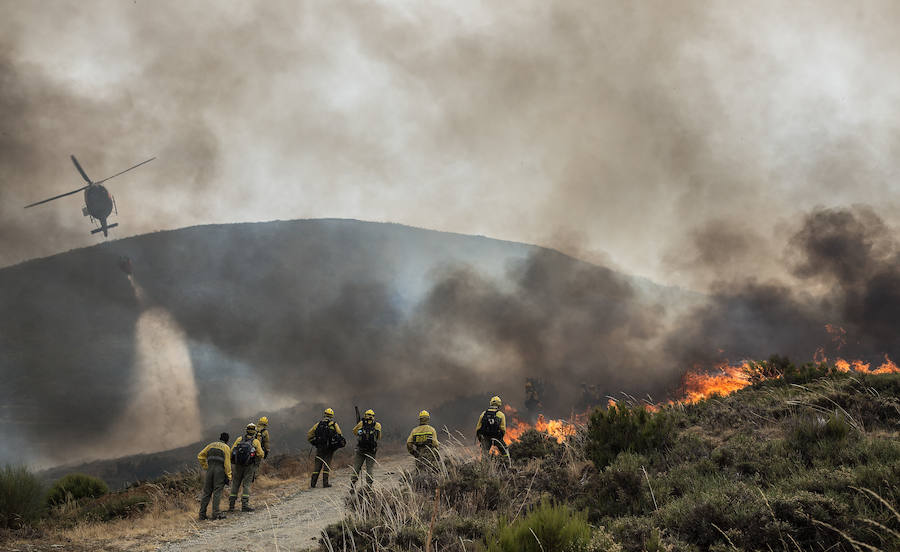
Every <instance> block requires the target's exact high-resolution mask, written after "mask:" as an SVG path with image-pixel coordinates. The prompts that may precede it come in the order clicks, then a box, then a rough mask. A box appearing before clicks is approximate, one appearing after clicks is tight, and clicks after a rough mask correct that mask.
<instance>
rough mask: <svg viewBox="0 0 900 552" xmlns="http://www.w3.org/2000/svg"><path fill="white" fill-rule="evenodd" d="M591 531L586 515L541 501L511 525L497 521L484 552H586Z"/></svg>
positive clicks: (591, 535)
mask: <svg viewBox="0 0 900 552" xmlns="http://www.w3.org/2000/svg"><path fill="white" fill-rule="evenodd" d="M592 537H593V531H592V530H591V526H590V525H588V522H587V515H586V514H584V513H580V512H573V511H572V510H570V509H569V508H568V507H567V506H565V505H556V504H551V503H550V502H549V501H543V502H541V504H540V505H539V506H538V507H537V508H535V509H534V510H532V511H531V512H530V513H529V514H528V515H527V516H525V517H524V518H522V519H519V520H517V521H515V522H513V523H509V522H507V521H506V520H501V521H500V526H499V528H498V529H497V531H496V532H495V533H493V534H492V535H491V536H490V537H488V539H487V543H486V544H487V552H587V551H588V550H589V546H590V545H591V540H592Z"/></svg>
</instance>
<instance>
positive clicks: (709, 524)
mask: <svg viewBox="0 0 900 552" xmlns="http://www.w3.org/2000/svg"><path fill="white" fill-rule="evenodd" d="M659 516H660V519H661V521H662V522H663V526H664V527H665V528H667V529H669V530H671V531H674V534H675V536H677V537H678V538H679V539H681V540H684V541H686V542H687V543H690V544H693V545H697V546H699V547H700V548H701V549H706V548H708V547H710V546H712V545H714V544H722V545H728V540H729V539H730V540H731V541H732V542H733V543H734V544H735V545H736V546H737V547H738V548H739V549H747V550H757V549H765V545H766V544H773V548H774V545H775V544H779V535H780V533H781V532H783V531H785V529H787V527H786V524H785V523H783V522H776V521H775V520H773V519H772V515H771V513H770V511H769V508H768V507H767V506H766V503H765V500H764V499H763V497H762V496H761V495H760V493H759V491H758V490H757V489H756V488H753V487H749V486H747V485H745V484H743V483H735V482H731V481H729V480H727V479H723V480H721V481H720V482H719V484H718V485H717V486H715V487H711V488H708V489H705V490H702V491H698V492H693V493H689V494H686V495H685V496H683V497H682V498H679V499H677V500H674V501H672V502H669V503H668V504H666V505H665V506H661V507H660V511H659ZM716 527H718V529H717V528H716ZM721 531H724V532H725V535H727V536H728V538H727V539H726V538H725V535H723V534H722V532H721Z"/></svg>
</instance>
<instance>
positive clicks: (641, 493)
mask: <svg viewBox="0 0 900 552" xmlns="http://www.w3.org/2000/svg"><path fill="white" fill-rule="evenodd" d="M646 464H647V459H646V458H645V457H643V456H640V455H638V454H632V453H630V452H623V453H622V454H620V455H619V456H618V457H617V458H616V459H615V460H614V461H613V463H612V464H610V465H609V466H607V467H606V468H605V469H604V470H603V472H601V473H600V474H598V475H597V476H596V477H595V478H594V480H593V481H592V485H591V488H590V491H591V493H590V494H591V498H592V499H593V504H591V507H592V508H591V509H592V510H594V511H596V515H592V519H595V518H596V517H604V516H621V515H641V514H649V513H651V512H652V511H653V500H652V498H651V497H650V488H649V487H648V486H647V479H646V476H645V475H644V471H643V469H642V468H643V467H644V466H645V465H646Z"/></svg>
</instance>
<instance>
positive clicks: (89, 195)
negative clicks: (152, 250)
mask: <svg viewBox="0 0 900 552" xmlns="http://www.w3.org/2000/svg"><path fill="white" fill-rule="evenodd" d="M69 157H71V158H72V163H75V168H76V169H78V172H79V173H81V177H82V178H84V180H85V182H87V186H82V187H81V188H78V189H77V190H72V191H71V192H66V193H64V194H59V195H58V196H53V197H51V198H50V199H45V200H43V201H38V202H35V203H32V204H31V205H26V206H25V208H26V209H28V208H29V207H34V206H35V205H40V204H42V203H47V202H48V201H53V200H54V199H59V198H61V197H66V196H67V195H72V194H77V193H78V192H80V191H82V190H84V206H83V207H82V208H81V214H82V215H84V216H86V217H88V216H89V217H91V221H92V222H93V221H94V220H97V221H99V223H100V228H95V229H94V230H91V234H96V233H98V232H103V236H104V237H106V236H109V229H110V228H115V227H116V226H118V225H119V223H118V222H116V223H113V224H107V223H106V219H107V218H109V215H110V214H111V213H112V212H113V210H115V211H116V214H117V215H118V214H119V210H118V209H117V208H116V200H115V199H114V198H113V197H112V196H111V195H109V192H108V191H107V190H106V188H105V187H104V186H102V185H101V184H102V183H103V182H106V181H107V180H109V179H111V178H115V177H117V176H119V175H120V174H125V173H127V172H128V171H130V170H131V169H136V168H138V167H140V166H141V165H144V164H146V163H149V162H150V161H153V160H154V159H156V157H151V158H150V159H147V160H146V161H141V162H140V163H138V164H137V165H135V166H133V167H129V168H127V169H125V170H124V171H122V172H118V173H116V174H114V175H112V176H108V177H106V178H104V179H103V180H98V181H96V182H94V181H93V180H91V179H90V178H89V177H88V175H87V173H86V172H84V169H82V168H81V165H80V164H78V159H75V156H74V155H70V156H69Z"/></svg>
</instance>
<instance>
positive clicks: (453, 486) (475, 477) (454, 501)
mask: <svg viewBox="0 0 900 552" xmlns="http://www.w3.org/2000/svg"><path fill="white" fill-rule="evenodd" d="M427 491H430V489H427ZM441 496H442V497H443V498H444V499H445V500H446V501H447V502H448V503H449V504H450V505H452V506H453V507H455V508H457V509H458V510H470V509H471V510H473V511H478V510H496V509H497V507H498V506H500V504H501V500H502V497H501V489H500V481H499V480H498V479H497V477H495V476H494V474H492V473H491V468H490V466H489V465H488V464H486V463H484V462H478V463H475V464H463V465H460V466H459V467H458V469H456V470H450V471H449V477H448V479H447V481H445V482H444V484H443V487H442V491H441Z"/></svg>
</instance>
